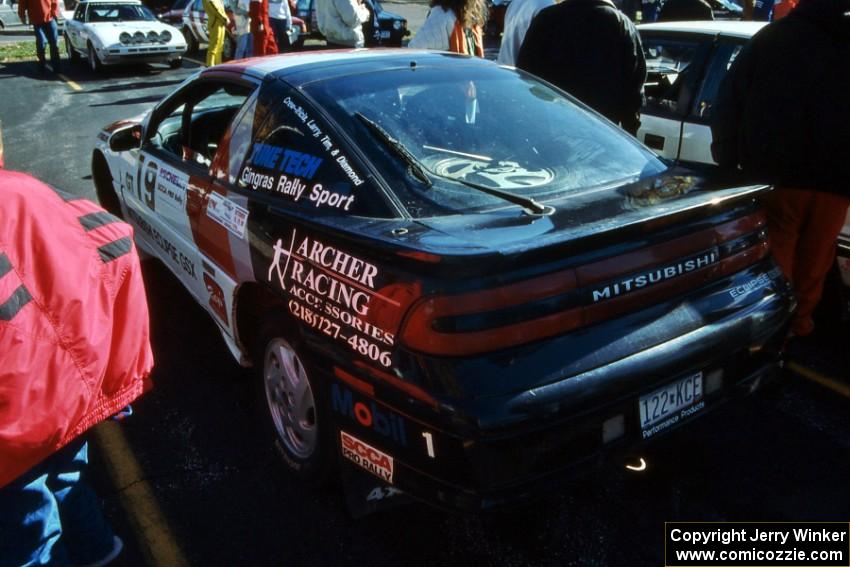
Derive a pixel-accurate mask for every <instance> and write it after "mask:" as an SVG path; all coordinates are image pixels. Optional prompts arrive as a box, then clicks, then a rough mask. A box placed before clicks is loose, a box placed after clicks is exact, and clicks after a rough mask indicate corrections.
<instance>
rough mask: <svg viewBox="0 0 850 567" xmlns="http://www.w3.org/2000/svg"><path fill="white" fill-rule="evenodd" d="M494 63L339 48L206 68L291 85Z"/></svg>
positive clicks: (431, 53) (441, 54)
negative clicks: (425, 67) (393, 70)
mask: <svg viewBox="0 0 850 567" xmlns="http://www.w3.org/2000/svg"><path fill="white" fill-rule="evenodd" d="M464 63H465V64H470V65H495V63H493V62H492V61H487V60H484V59H481V58H480V57H467V56H463V55H458V54H456V53H445V52H440V51H428V50H420V49H409V48H371V49H339V50H336V49H334V50H322V51H301V52H292V53H286V54H283V55H272V56H266V57H253V58H251V59H242V60H238V61H233V62H230V63H225V64H222V65H217V66H215V67H211V68H210V69H208V70H205V71H204V73H207V72H216V71H229V72H236V73H244V74H248V75H253V76H255V77H258V78H265V77H266V76H268V75H272V76H276V77H281V78H285V79H286V80H287V81H288V82H290V83H292V84H294V85H300V84H302V83H304V82H308V81H310V80H315V79H316V78H318V77H317V76H316V75H317V74H320V75H321V78H322V79H329V78H333V77H339V76H342V75H351V74H359V73H365V72H369V71H377V70H383V69H388V68H394V67H395V68H407V67H415V66H416V65H435V64H443V65H445V64H450V65H451V64H464Z"/></svg>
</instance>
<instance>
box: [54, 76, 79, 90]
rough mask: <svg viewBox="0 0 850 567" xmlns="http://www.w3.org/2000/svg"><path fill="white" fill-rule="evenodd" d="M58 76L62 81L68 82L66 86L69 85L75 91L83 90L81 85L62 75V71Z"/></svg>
mask: <svg viewBox="0 0 850 567" xmlns="http://www.w3.org/2000/svg"><path fill="white" fill-rule="evenodd" d="M59 78H60V79H62V80H63V81H65V82H66V83H68V86H69V87H71V88H72V89H74V90H75V91H81V90H83V87H81V86H80V85H78V84H77V83H75V82H74V81H72V80H71V79H69V78H68V77H66V76H65V75H63V74H62V73H59Z"/></svg>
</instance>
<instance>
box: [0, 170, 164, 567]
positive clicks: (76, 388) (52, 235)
mask: <svg viewBox="0 0 850 567" xmlns="http://www.w3.org/2000/svg"><path fill="white" fill-rule="evenodd" d="M0 360H2V364H0V511H2V512H0V566H2V567H6V566H16V567H18V566H21V565H43V564H48V565H105V564H106V563H108V562H109V561H111V560H112V559H114V558H115V556H117V555H118V554H119V553H120V551H121V547H122V543H121V540H120V539H119V538H118V537H117V536H115V535H114V533H113V532H112V529H111V528H110V526H109V524H108V523H107V521H106V520H105V518H104V516H103V513H102V511H101V509H100V507H99V504H98V501H97V498H96V496H95V495H94V493H93V491H92V490H91V488H89V487H88V485H87V484H86V483H85V470H86V468H87V460H88V459H87V457H88V454H87V444H86V441H85V437H84V436H83V435H84V433H85V432H86V431H88V430H89V429H90V428H91V427H92V426H94V425H96V424H97V423H99V422H100V421H102V420H104V419H106V418H109V417H110V416H113V415H115V414H116V413H118V412H120V411H121V410H122V409H123V408H125V407H127V406H128V404H130V402H132V401H134V400H135V399H136V398H138V397H139V396H140V395H141V394H142V392H143V391H145V390H146V389H148V387H149V386H150V383H149V374H150V371H151V367H152V365H153V355H152V354H151V348H150V341H149V323H148V309H147V302H146V299H145V290H144V287H143V283H142V278H141V274H140V268H139V259H138V256H137V253H136V249H135V247H134V245H133V231H132V228H131V227H130V226H129V225H127V224H125V223H123V222H120V221H119V219H117V218H116V217H114V216H112V215H110V214H109V213H107V212H106V211H104V210H103V209H101V208H100V207H99V206H97V205H95V204H94V203H92V202H90V201H87V200H85V199H80V198H75V197H71V196H60V195H59V194H58V193H57V192H55V191H53V190H52V189H51V188H50V187H48V186H47V185H45V184H43V183H41V182H39V181H38V180H37V179H34V178H33V177H31V176H29V175H26V174H24V173H16V172H11V171H6V170H2V169H0Z"/></svg>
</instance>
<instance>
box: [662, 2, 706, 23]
mask: <svg viewBox="0 0 850 567" xmlns="http://www.w3.org/2000/svg"><path fill="white" fill-rule="evenodd" d="M713 19H714V11H713V10H712V9H711V5H710V4H709V3H708V2H706V1H705V0H667V1H666V2H664V5H663V6H661V11H660V12H658V21H659V22H685V21H689V20H693V21H705V20H713Z"/></svg>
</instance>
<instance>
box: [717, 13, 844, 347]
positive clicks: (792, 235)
mask: <svg viewBox="0 0 850 567" xmlns="http://www.w3.org/2000/svg"><path fill="white" fill-rule="evenodd" d="M848 11H850V0H800V3H799V5H798V6H797V8H796V9H795V10H794V11H793V12H791V13H790V14H789V15H788V16H787V17H786V18H783V19H782V20H780V21H778V22H775V23H773V24H769V25H768V26H766V27H764V28H763V29H762V30H761V31H760V32H759V33H757V34H756V35H755V36H753V38H752V40H751V41H750V42H749V43H748V44H747V45H746V46H745V47H744V49H742V50H741V52H740V53H739V54H738V56H737V57H736V58H735V61H734V62H733V63H732V66H731V68H730V69H729V72H728V73H727V74H726V76H725V77H724V79H723V82H722V83H721V86H720V90H719V92H718V95H717V99H716V101H715V104H714V107H713V109H712V124H711V132H712V136H713V139H714V142H713V143H712V147H711V150H712V154H713V156H714V159H715V160H716V161H717V163H719V164H720V165H721V166H722V167H726V168H729V169H735V170H738V169H740V170H741V171H742V173H743V174H744V176H745V177H746V181H747V182H749V181H751V180H757V181H759V182H765V183H773V184H775V185H776V187H777V188H776V189H775V190H774V191H773V192H772V193H770V194H769V195H768V196H767V198H766V201H765V208H766V210H767V215H768V216H767V221H768V231H769V234H770V244H771V249H772V251H773V256H774V258H775V259H776V261H777V263H778V264H779V266H780V267H781V268H782V271H783V272H784V273H785V276H786V277H787V279H788V280H789V281H790V282H791V284H792V285H793V286H794V292H795V294H796V296H797V312H796V313H795V316H794V320H793V322H792V325H791V332H792V333H793V334H795V335H798V336H805V335H808V334H810V333H812V331H813V330H814V323H813V321H812V313H813V312H814V309H815V307H816V306H817V304H818V302H819V301H820V297H821V293H822V291H823V284H824V280H825V279H826V274H827V272H828V271H829V268H830V267H831V265H832V262H833V261H834V258H835V241H836V238H837V237H838V234H839V232H840V231H841V226H842V224H843V223H844V216H845V214H846V212H847V207H848V204H850V198H849V197H848V196H850V145H848V143H847V140H848V139H850V106H848V104H847V93H848V92H850V65H848V61H850V16H848V15H847V12H848Z"/></svg>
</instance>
